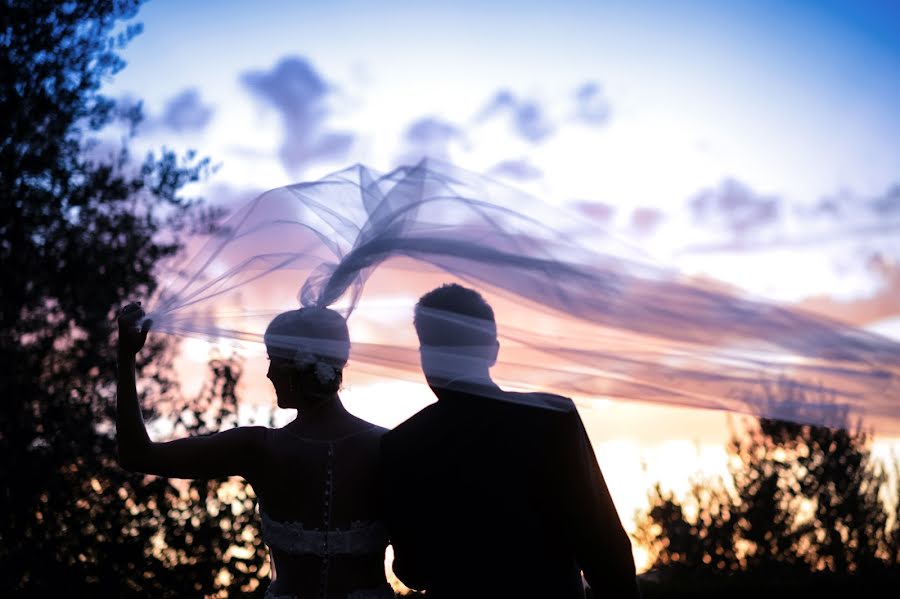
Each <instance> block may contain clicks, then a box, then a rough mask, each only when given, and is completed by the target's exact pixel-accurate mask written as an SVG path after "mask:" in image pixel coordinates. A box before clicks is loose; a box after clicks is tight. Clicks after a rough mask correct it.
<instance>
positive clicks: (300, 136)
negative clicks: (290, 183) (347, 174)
mask: <svg viewBox="0 0 900 599" xmlns="http://www.w3.org/2000/svg"><path fill="white" fill-rule="evenodd" d="M240 80H241V83H243V84H244V86H245V87H246V88H247V89H248V90H250V91H251V92H252V93H253V94H254V95H256V96H257V97H258V98H259V99H260V100H262V101H263V102H265V103H266V104H268V105H269V106H271V107H273V108H275V109H276V110H277V111H278V112H279V113H280V115H281V118H282V123H283V128H284V139H283V141H282V144H281V148H280V149H279V152H278V154H279V157H280V158H281V162H282V164H283V165H284V167H285V169H287V170H288V171H289V172H291V173H293V172H296V171H299V170H302V168H303V167H305V166H307V165H308V164H310V163H313V162H318V161H327V160H343V159H344V158H345V156H346V154H347V152H348V150H349V149H350V146H351V145H352V144H353V139H354V138H353V135H352V134H350V133H347V132H342V131H330V130H328V129H327V128H326V126H325V121H326V120H327V118H328V116H329V110H328V108H327V106H326V104H325V101H326V99H327V98H328V96H329V94H330V93H331V91H332V90H331V87H330V86H329V85H328V83H327V82H326V81H325V80H324V79H323V78H322V77H321V76H320V75H319V73H318V72H317V71H316V70H315V68H313V66H312V65H311V64H310V63H309V62H308V61H307V60H306V59H304V58H301V57H293V56H292V57H286V58H283V59H282V60H281V61H280V62H279V63H278V64H277V65H275V67H274V68H273V69H272V70H270V71H248V72H245V73H243V74H242V75H241V78H240Z"/></svg>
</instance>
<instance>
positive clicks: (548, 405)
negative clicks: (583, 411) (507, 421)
mask: <svg viewBox="0 0 900 599" xmlns="http://www.w3.org/2000/svg"><path fill="white" fill-rule="evenodd" d="M509 395H510V399H511V400H512V403H514V404H515V405H517V406H520V409H522V410H524V411H528V412H531V413H533V414H535V415H541V416H546V415H548V414H550V415H552V414H573V413H574V414H577V413H578V410H577V408H576V407H575V402H574V401H572V400H571V399H570V398H568V397H565V396H563V395H557V394H555V393H543V392H531V393H510V394H509Z"/></svg>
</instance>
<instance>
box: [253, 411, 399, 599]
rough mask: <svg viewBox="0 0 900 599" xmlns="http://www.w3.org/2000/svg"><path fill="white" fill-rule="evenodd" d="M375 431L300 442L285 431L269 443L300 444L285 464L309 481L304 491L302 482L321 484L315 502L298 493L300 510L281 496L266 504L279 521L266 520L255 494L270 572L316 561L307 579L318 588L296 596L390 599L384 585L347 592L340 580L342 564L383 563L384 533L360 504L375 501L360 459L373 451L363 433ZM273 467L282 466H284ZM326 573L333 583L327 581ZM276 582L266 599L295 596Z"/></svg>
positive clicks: (263, 503)
mask: <svg viewBox="0 0 900 599" xmlns="http://www.w3.org/2000/svg"><path fill="white" fill-rule="evenodd" d="M375 428H377V427H373V429H368V430H366V431H360V432H358V433H354V434H351V435H347V436H345V437H342V438H339V439H333V440H328V441H322V440H315V439H306V438H303V437H299V436H297V435H294V434H292V433H290V432H289V431H284V434H287V435H289V438H288V437H282V438H281V439H280V440H279V439H278V438H277V437H274V438H273V442H276V443H281V444H284V443H285V442H290V443H298V442H299V443H301V444H302V445H301V447H300V453H299V454H297V453H295V454H294V456H295V457H292V458H290V459H291V460H294V462H293V466H292V467H297V468H299V469H300V471H302V472H306V473H308V474H309V476H311V478H310V479H308V480H307V482H306V483H305V487H306V489H307V491H306V493H308V491H309V490H312V489H315V487H310V486H309V483H313V482H314V483H315V485H316V486H318V485H321V487H319V488H320V489H321V491H320V493H321V494H320V495H318V497H316V496H315V495H312V496H310V495H308V494H307V495H305V499H303V506H304V507H302V508H301V509H299V510H294V509H292V508H291V507H290V504H287V505H286V504H285V502H284V499H283V495H282V497H281V499H280V501H279V504H278V507H273V506H269V507H270V508H271V509H272V511H273V512H274V513H276V514H278V516H279V517H273V516H272V515H271V514H270V513H269V512H267V511H266V509H265V508H266V505H267V503H266V497H265V496H264V495H261V496H260V503H259V514H260V519H261V523H262V530H261V532H262V537H263V540H264V541H265V543H266V544H267V545H268V546H269V548H270V550H271V554H272V559H273V567H274V568H275V570H276V571H277V570H279V569H280V567H281V562H282V560H288V563H291V562H290V559H292V558H299V559H303V560H308V559H314V560H316V562H313V563H318V566H315V567H316V568H318V569H319V572H318V575H317V576H315V575H313V578H312V580H318V583H316V582H313V583H312V584H313V588H316V587H318V591H313V592H312V594H311V595H310V594H309V593H310V591H312V589H311V588H307V590H306V591H304V592H303V594H302V597H303V599H306V598H307V596H310V597H318V598H319V599H326V598H331V597H342V598H343V597H346V598H347V599H350V598H352V599H370V598H371V599H382V598H388V597H390V598H392V597H393V596H394V594H393V592H392V590H391V587H390V585H388V584H387V583H386V582H383V583H381V584H380V585H379V586H377V587H375V588H362V589H360V588H357V589H356V590H353V587H352V586H351V587H350V588H349V589H348V588H347V587H346V579H345V576H346V572H347V571H346V568H347V567H348V565H347V564H356V563H360V562H358V561H357V560H359V559H360V558H362V559H363V560H364V562H365V563H369V564H372V563H373V562H374V563H375V564H383V560H384V551H385V548H386V547H387V545H388V534H387V529H386V527H385V525H384V523H383V522H381V521H380V519H379V512H378V510H377V509H373V508H372V507H371V506H370V505H367V504H368V502H369V501H370V500H369V499H368V498H372V497H377V496H378V494H377V491H378V487H377V485H375V486H373V484H374V483H376V481H377V480H378V478H377V477H375V478H373V476H374V475H373V474H372V473H371V472H372V471H370V470H369V469H368V468H367V466H366V464H369V463H370V462H369V460H367V459H366V456H369V455H372V454H371V452H372V451H373V448H372V447H371V443H372V437H371V436H369V435H367V434H366V433H369V432H371V431H374V430H375ZM290 439H292V440H290ZM375 441H376V445H375V449H374V451H377V439H376V440H375ZM359 452H363V453H359ZM280 466H281V467H282V468H283V467H284V465H283V464H282V465H280ZM282 488H283V487H282ZM348 501H349V503H348ZM354 516H356V517H357V518H359V517H362V520H354V519H353V517H354ZM287 518H297V519H296V520H294V519H290V520H289V519H287ZM366 518H369V519H366ZM372 518H374V519H372ZM348 560H349V561H348ZM306 563H309V562H308V561H307V562H306ZM310 565H312V564H310ZM350 567H353V568H355V567H356V566H355V565H354V566H350ZM370 567H371V566H370ZM369 572H371V569H370V570H369ZM310 574H311V573H310ZM329 574H331V578H332V579H333V580H332V581H331V582H330V578H329ZM280 578H281V577H280V576H279V577H277V579H274V580H273V583H272V585H270V588H269V590H268V592H267V594H266V597H267V598H268V599H288V598H293V597H295V596H296V595H295V594H291V593H296V591H294V589H295V588H297V587H295V584H294V583H293V582H289V583H287V584H285V583H284V582H282V581H281V580H280ZM306 580H309V578H306ZM366 580H369V581H370V582H369V583H368V584H363V586H364V587H368V586H369V584H372V583H377V579H375V580H372V579H371V578H366ZM382 580H383V578H382ZM341 581H344V584H343V585H341V584H340V582H341ZM335 583H336V584H337V587H338V588H340V587H343V588H344V589H345V590H344V591H340V592H339V593H338V594H337V595H336V594H335V592H336V588H335V586H334V585H335ZM301 586H305V585H301ZM289 590H290V592H288V591H289Z"/></svg>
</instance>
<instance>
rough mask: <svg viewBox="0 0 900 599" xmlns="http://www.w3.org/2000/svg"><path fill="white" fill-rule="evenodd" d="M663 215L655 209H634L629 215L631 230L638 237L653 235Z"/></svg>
mask: <svg viewBox="0 0 900 599" xmlns="http://www.w3.org/2000/svg"><path fill="white" fill-rule="evenodd" d="M664 218H665V215H664V214H663V213H662V212H661V211H659V210H657V209H656V208H647V207H642V208H635V210H634V211H633V212H632V213H631V228H632V229H633V230H634V231H635V232H636V233H637V234H639V235H649V234H650V233H653V232H654V231H655V230H656V228H657V227H659V225H660V224H661V223H662V221H663V219H664Z"/></svg>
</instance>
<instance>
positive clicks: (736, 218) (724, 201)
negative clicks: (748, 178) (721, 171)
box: [690, 179, 782, 238]
mask: <svg viewBox="0 0 900 599" xmlns="http://www.w3.org/2000/svg"><path fill="white" fill-rule="evenodd" d="M781 203H782V200H781V198H778V197H776V196H767V195H762V194H758V193H756V192H755V191H753V190H752V189H750V187H748V186H747V185H744V184H743V183H741V182H739V181H736V180H734V179H726V180H725V181H723V182H722V183H720V184H719V186H718V187H717V188H715V189H705V190H703V191H701V192H699V193H697V194H696V195H695V196H694V197H693V198H691V200H690V209H691V212H692V215H693V218H694V222H695V223H697V224H713V225H716V224H718V225H721V226H724V227H725V228H726V229H727V230H728V231H729V232H730V233H732V234H733V235H734V236H736V237H739V238H742V237H745V236H747V235H749V234H750V233H753V232H755V231H756V230H758V229H760V228H762V227H765V226H766V225H770V224H772V223H774V222H776V221H777V220H778V218H779V217H780V214H781Z"/></svg>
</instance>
